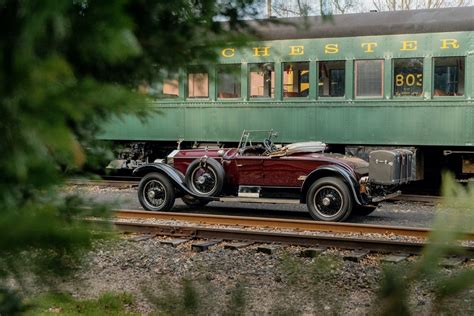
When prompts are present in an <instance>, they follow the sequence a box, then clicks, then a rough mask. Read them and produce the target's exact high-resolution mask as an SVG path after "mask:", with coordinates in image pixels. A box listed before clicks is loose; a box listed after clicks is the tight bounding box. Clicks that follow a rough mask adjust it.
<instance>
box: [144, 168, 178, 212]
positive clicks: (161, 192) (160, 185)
mask: <svg viewBox="0 0 474 316" xmlns="http://www.w3.org/2000/svg"><path fill="white" fill-rule="evenodd" d="M138 200H139V201H140V204H141V205H142V207H143V208H144V209H146V210H148V211H169V210H171V208H172V207H173V205H174V201H175V194H174V187H173V185H172V184H171V182H170V180H169V179H168V177H166V176H165V175H163V174H161V173H149V174H147V175H146V176H144V177H143V178H142V180H141V181H140V184H139V186H138Z"/></svg>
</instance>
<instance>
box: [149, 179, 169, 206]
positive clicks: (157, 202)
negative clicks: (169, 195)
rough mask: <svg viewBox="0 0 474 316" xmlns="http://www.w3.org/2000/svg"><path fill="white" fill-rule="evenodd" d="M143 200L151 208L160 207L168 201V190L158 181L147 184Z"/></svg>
mask: <svg viewBox="0 0 474 316" xmlns="http://www.w3.org/2000/svg"><path fill="white" fill-rule="evenodd" d="M143 199H144V200H145V202H146V203H147V204H149V205H150V206H151V207H160V206H161V205H163V203H164V202H165V199H166V189H165V187H164V185H163V184H162V183H161V182H159V181H157V180H151V181H149V182H147V183H146V184H145V187H144V189H143Z"/></svg>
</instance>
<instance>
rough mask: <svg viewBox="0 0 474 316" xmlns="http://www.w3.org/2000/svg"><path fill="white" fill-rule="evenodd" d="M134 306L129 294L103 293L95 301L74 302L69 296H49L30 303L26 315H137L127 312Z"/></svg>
mask: <svg viewBox="0 0 474 316" xmlns="http://www.w3.org/2000/svg"><path fill="white" fill-rule="evenodd" d="M133 304H134V299H133V297H132V296H131V295H130V294H125V293H122V294H112V293H105V294H103V295H101V296H100V297H99V298H97V299H89V300H76V299H74V298H73V297H71V296H70V295H65V294H49V295H45V296H43V297H40V298H38V299H36V300H34V301H33V302H32V305H33V308H32V309H31V310H30V311H29V312H28V313H26V314H27V315H57V314H60V315H78V314H81V315H138V314H135V313H131V312H129V311H128V309H129V308H130V307H132V306H133Z"/></svg>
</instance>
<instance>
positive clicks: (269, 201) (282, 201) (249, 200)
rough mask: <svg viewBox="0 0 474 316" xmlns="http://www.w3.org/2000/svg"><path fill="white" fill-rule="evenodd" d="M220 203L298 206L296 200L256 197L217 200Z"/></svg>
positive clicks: (232, 197)
mask: <svg viewBox="0 0 474 316" xmlns="http://www.w3.org/2000/svg"><path fill="white" fill-rule="evenodd" d="M217 201H220V202H240V203H267V204H300V200H298V199H271V198H258V197H234V196H229V197H220V198H217Z"/></svg>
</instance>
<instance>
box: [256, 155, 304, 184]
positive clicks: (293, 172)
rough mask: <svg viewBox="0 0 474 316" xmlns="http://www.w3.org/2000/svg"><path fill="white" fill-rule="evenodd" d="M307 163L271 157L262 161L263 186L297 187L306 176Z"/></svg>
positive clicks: (298, 159)
mask: <svg viewBox="0 0 474 316" xmlns="http://www.w3.org/2000/svg"><path fill="white" fill-rule="evenodd" d="M308 169H309V166H308V165H307V162H306V161H305V160H303V159H300V158H294V157H272V158H269V159H266V160H264V161H263V166H262V170H263V171H262V173H263V178H264V184H263V185H264V186H270V187H272V186H276V187H299V186H301V185H302V183H303V181H304V179H305V176H306V175H307V174H308Z"/></svg>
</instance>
